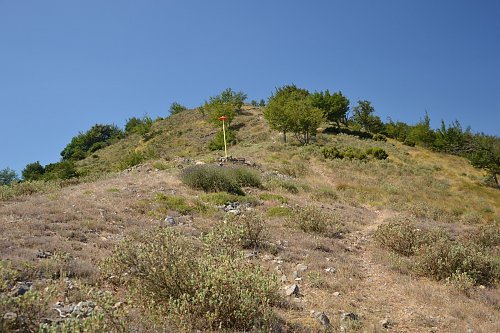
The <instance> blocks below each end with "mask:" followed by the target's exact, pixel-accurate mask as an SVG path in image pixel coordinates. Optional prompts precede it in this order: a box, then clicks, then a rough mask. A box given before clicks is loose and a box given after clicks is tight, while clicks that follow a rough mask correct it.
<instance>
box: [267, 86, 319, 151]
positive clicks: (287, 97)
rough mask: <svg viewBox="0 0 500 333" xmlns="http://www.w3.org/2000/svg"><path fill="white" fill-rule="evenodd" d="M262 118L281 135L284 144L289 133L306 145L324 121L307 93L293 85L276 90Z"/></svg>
mask: <svg viewBox="0 0 500 333" xmlns="http://www.w3.org/2000/svg"><path fill="white" fill-rule="evenodd" d="M264 117H265V118H266V120H267V121H268V123H269V126H270V127H271V128H272V129H274V130H277V131H280V132H282V133H283V139H284V140H285V142H286V138H287V137H286V135H287V133H290V132H291V133H294V134H295V135H296V136H297V138H298V139H299V140H300V141H301V142H303V143H306V144H307V143H309V140H310V136H311V135H313V134H314V133H315V132H316V129H317V128H318V127H319V125H320V124H321V122H322V121H323V120H324V116H323V111H322V110H321V109H319V108H317V107H315V106H314V105H313V102H312V99H311V98H310V93H309V91H307V90H306V89H301V88H297V87H296V86H295V85H287V86H283V87H281V88H278V89H276V92H275V94H274V95H273V96H271V97H270V98H269V102H268V103H267V106H266V109H265V110H264Z"/></svg>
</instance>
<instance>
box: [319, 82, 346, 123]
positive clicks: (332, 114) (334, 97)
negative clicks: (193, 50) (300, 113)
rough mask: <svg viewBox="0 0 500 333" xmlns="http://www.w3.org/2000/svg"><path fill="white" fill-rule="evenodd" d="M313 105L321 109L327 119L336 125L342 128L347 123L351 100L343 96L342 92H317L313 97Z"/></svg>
mask: <svg viewBox="0 0 500 333" xmlns="http://www.w3.org/2000/svg"><path fill="white" fill-rule="evenodd" d="M311 100H312V105H313V106H314V107H317V108H319V109H321V110H322V111H323V113H324V115H325V118H326V119H327V120H328V121H330V122H332V123H336V124H337V127H340V123H344V124H346V123H347V114H348V112H349V99H348V98H347V97H345V96H344V95H342V92H340V91H338V92H334V93H333V94H330V91H328V89H327V90H326V91H324V92H323V91H320V92H315V93H314V94H312V95H311Z"/></svg>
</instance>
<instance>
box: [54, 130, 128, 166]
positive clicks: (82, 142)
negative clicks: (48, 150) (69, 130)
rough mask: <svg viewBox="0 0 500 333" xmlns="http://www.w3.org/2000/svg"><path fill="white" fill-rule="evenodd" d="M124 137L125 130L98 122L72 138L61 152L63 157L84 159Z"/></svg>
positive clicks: (74, 159)
mask: <svg viewBox="0 0 500 333" xmlns="http://www.w3.org/2000/svg"><path fill="white" fill-rule="evenodd" d="M122 137H123V132H122V130H121V129H119V128H118V127H117V126H116V125H101V124H96V125H94V126H92V128H90V129H89V130H88V131H87V132H84V133H80V134H78V135H77V136H75V137H74V138H73V139H71V142H70V143H69V144H68V145H67V146H66V147H65V148H64V149H63V151H62V152H61V156H62V159H63V160H73V161H76V160H81V159H84V158H85V157H87V156H88V155H89V154H91V153H93V152H95V151H97V150H99V149H102V148H104V147H106V146H108V145H110V144H111V143H112V142H114V141H116V140H118V139H120V138H122Z"/></svg>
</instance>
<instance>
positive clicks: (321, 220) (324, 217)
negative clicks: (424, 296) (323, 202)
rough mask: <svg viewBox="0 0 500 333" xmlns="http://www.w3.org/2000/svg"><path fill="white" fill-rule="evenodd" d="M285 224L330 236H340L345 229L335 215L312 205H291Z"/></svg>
mask: <svg viewBox="0 0 500 333" xmlns="http://www.w3.org/2000/svg"><path fill="white" fill-rule="evenodd" d="M287 224H288V225H289V226H292V227H296V228H298V229H300V230H302V231H304V232H307V233H316V234H321V235H323V236H326V237H332V238H340V237H341V236H342V233H344V232H345V231H346V229H345V227H344V226H343V225H342V224H341V223H340V222H339V219H338V217H337V216H336V215H332V214H326V213H324V212H323V211H322V210H321V209H318V208H316V207H314V206H306V207H300V206H295V207H293V208H292V213H291V215H290V216H289V217H288V219H287Z"/></svg>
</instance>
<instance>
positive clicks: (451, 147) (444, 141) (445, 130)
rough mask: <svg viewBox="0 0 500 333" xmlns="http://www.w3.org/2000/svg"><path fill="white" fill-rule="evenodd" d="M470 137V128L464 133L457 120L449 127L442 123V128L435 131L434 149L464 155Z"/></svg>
mask: <svg viewBox="0 0 500 333" xmlns="http://www.w3.org/2000/svg"><path fill="white" fill-rule="evenodd" d="M470 136H471V133H470V128H467V129H466V130H465V132H464V131H463V130H462V126H461V125H460V123H459V122H458V120H455V121H454V122H453V123H451V124H450V125H449V126H448V127H446V125H445V123H444V121H441V127H440V128H438V129H437V130H436V131H435V135H434V142H433V143H432V148H433V149H434V150H437V151H442V152H445V153H449V154H454V155H460V154H462V153H463V150H464V148H465V147H466V143H467V141H468V138H469V137H470Z"/></svg>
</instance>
